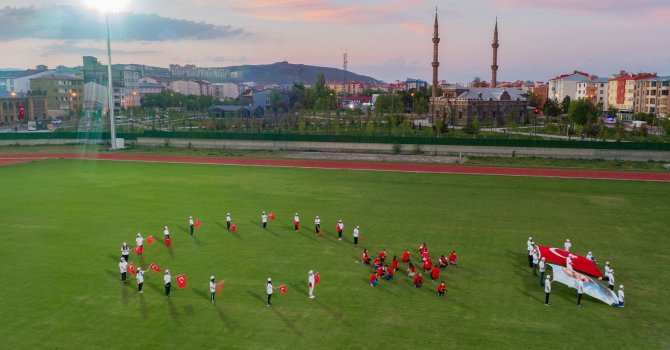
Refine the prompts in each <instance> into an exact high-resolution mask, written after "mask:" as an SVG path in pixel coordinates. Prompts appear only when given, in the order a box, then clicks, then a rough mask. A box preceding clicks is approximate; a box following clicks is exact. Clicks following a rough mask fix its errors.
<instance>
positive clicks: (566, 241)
mask: <svg viewBox="0 0 670 350" xmlns="http://www.w3.org/2000/svg"><path fill="white" fill-rule="evenodd" d="M570 247H572V243H570V239H569V238H568V239H566V240H565V243H563V250H565V251H566V252H569V251H570Z"/></svg>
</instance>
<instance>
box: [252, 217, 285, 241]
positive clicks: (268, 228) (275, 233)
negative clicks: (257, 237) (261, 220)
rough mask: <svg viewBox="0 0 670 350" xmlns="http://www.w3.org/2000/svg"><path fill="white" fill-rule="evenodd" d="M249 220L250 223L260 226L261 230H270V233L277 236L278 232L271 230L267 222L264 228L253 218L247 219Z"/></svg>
mask: <svg viewBox="0 0 670 350" xmlns="http://www.w3.org/2000/svg"><path fill="white" fill-rule="evenodd" d="M249 222H250V223H251V224H252V225H254V226H258V227H260V228H261V230H263V231H267V232H270V233H272V234H273V235H275V236H277V237H279V234H278V233H277V232H275V231H273V230H272V229H270V225H269V223H268V226H267V227H266V228H265V229H264V228H263V224H258V223H257V222H256V221H253V220H249Z"/></svg>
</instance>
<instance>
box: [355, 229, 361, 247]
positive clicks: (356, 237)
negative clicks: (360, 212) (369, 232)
mask: <svg viewBox="0 0 670 350" xmlns="http://www.w3.org/2000/svg"><path fill="white" fill-rule="evenodd" d="M360 230H361V227H360V226H359V225H356V228H355V229H354V245H358V234H359V233H360Z"/></svg>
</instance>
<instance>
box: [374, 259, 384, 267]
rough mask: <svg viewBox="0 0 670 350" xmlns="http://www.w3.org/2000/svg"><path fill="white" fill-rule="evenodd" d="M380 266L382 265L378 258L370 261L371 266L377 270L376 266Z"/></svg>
mask: <svg viewBox="0 0 670 350" xmlns="http://www.w3.org/2000/svg"><path fill="white" fill-rule="evenodd" d="M381 264H382V261H381V260H380V259H379V258H375V260H372V265H374V266H375V268H377V266H379V265H381Z"/></svg>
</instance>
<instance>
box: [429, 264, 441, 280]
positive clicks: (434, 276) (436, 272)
mask: <svg viewBox="0 0 670 350" xmlns="http://www.w3.org/2000/svg"><path fill="white" fill-rule="evenodd" d="M430 278H432V279H433V281H434V280H436V279H438V278H440V268H439V267H437V265H435V266H433V269H432V270H430Z"/></svg>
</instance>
